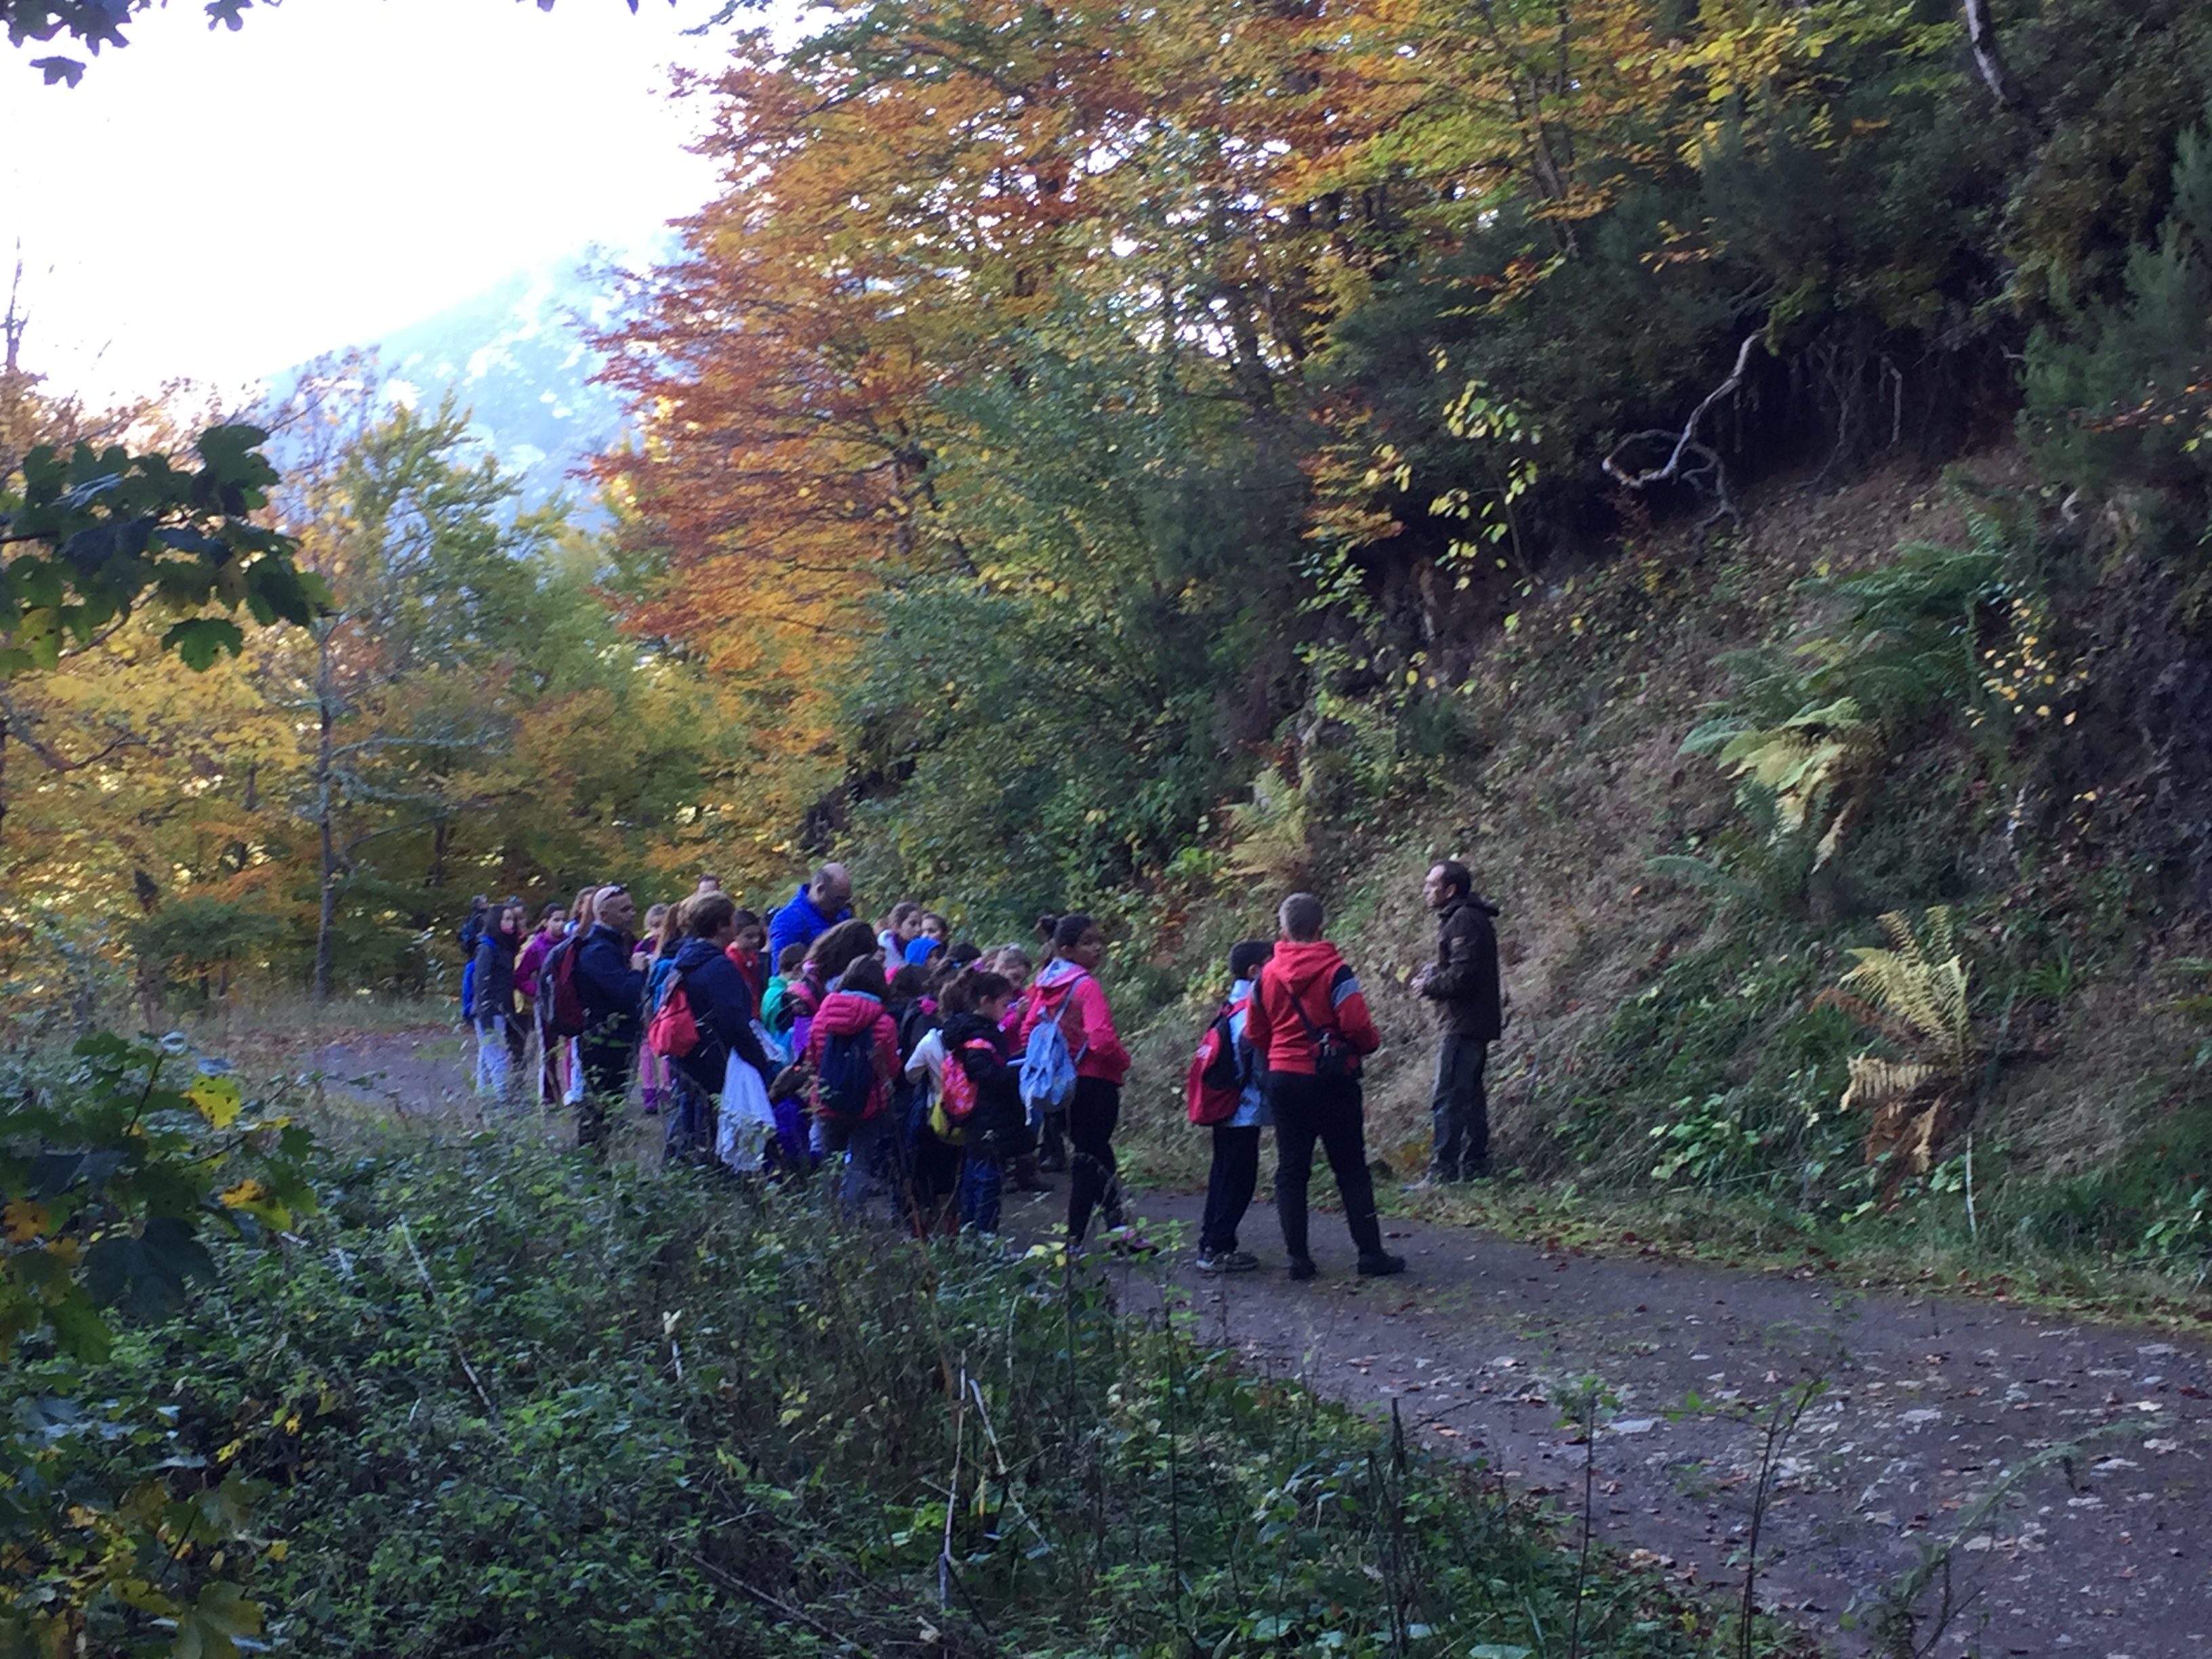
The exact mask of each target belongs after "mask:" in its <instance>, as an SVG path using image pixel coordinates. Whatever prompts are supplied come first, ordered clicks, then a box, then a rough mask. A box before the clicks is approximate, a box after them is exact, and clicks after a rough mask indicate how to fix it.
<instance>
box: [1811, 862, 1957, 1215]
mask: <svg viewBox="0 0 2212 1659" xmlns="http://www.w3.org/2000/svg"><path fill="white" fill-rule="evenodd" d="M1881 930H1882V932H1883V933H1885V934H1886V935H1887V936H1888V939H1889V945H1888V947H1887V948H1886V949H1885V948H1884V947H1882V946H1880V945H1863V946H1861V947H1859V948H1857V949H1856V950H1854V951H1852V952H1851V955H1852V957H1854V958H1855V959H1856V960H1857V963H1858V965H1857V967H1856V968H1854V969H1851V970H1850V972H1849V973H1848V974H1846V975H1844V977H1843V978H1842V980H1841V981H1838V983H1837V984H1836V985H1835V986H1834V987H1832V988H1831V989H1829V990H1826V991H1823V992H1821V993H1820V996H1819V997H1818V998H1816V999H1815V1004H1816V1006H1827V1007H1832V1008H1840V1009H1842V1010H1843V1011H1844V1012H1845V1013H1847V1014H1849V1015H1850V1016H1851V1017H1852V1018H1854V1019H1857V1021H1858V1022H1859V1023H1860V1024H1863V1025H1865V1026H1867V1027H1868V1028H1869V1029H1870V1030H1875V1031H1878V1032H1880V1033H1881V1036H1884V1037H1886V1038H1887V1039H1888V1041H1889V1042H1890V1043H1891V1044H1892V1045H1893V1046H1894V1047H1895V1048H1899V1049H1900V1050H1902V1051H1903V1053H1904V1056H1905V1057H1904V1058H1903V1059H1891V1058H1888V1057H1887V1056H1884V1055H1881V1054H1875V1053H1873V1052H1871V1051H1869V1052H1868V1053H1866V1054H1860V1055H1857V1057H1856V1058H1854V1059H1853V1060H1851V1062H1850V1084H1849V1085H1848V1086H1847V1087H1846V1088H1845V1089H1844V1094H1843V1098H1842V1100H1841V1101H1840V1102H1839V1103H1838V1104H1839V1106H1840V1108H1841V1109H1842V1110H1844V1111H1846V1112H1852V1111H1863V1112H1865V1113H1867V1114H1868V1115H1869V1121H1868V1125H1867V1135H1866V1159H1867V1162H1868V1163H1869V1164H1876V1163H1880V1162H1881V1161H1882V1160H1884V1159H1889V1160H1891V1162H1892V1171H1891V1176H1890V1181H1889V1186H1888V1193H1889V1194H1890V1195H1892V1196H1893V1195H1894V1194H1895V1192H1896V1189H1897V1186H1898V1183H1899V1182H1901V1181H1903V1180H1904V1179H1905V1176H1907V1175H1925V1174H1926V1173H1927V1172H1928V1170H1929V1167H1930V1166H1931V1165H1932V1164H1934V1163H1935V1161H1936V1153H1937V1152H1938V1151H1939V1150H1940V1149H1941V1148H1942V1145H1943V1142H1944V1141H1945V1140H1946V1139H1948V1137H1949V1136H1950V1135H1951V1134H1952V1133H1954V1132H1955V1131H1956V1130H1957V1129H1958V1128H1960V1127H1961V1126H1962V1125H1963V1124H1964V1123H1965V1122H1966V1119H1967V1118H1969V1117H1970V1116H1971V1115H1972V1104H1973V1102H1972V1078H1973V1076H1974V1073H1975V1069H1976V1067H1975V1059H1976V1045H1975V1041H1974V1027H1973V1018H1972V1013H1971V1012H1970V1011H1969V1009H1968V1006H1967V985H1966V957H1965V955H1964V953H1963V951H1961V950H1960V945H1959V939H1958V933H1957V929H1956V927H1954V924H1953V921H1952V918H1951V912H1950V910H1949V908H1948V907H1947V906H1944V905H1940V904H1939V905H1937V906H1936V907H1935V908H1932V909H1930V910H1929V912H1928V915H1927V919H1926V921H1925V923H1924V924H1923V926H1922V927H1919V928H1916V927H1914V926H1913V922H1912V919H1911V917H1910V916H1908V915H1905V913H1904V912H1903V911H1901V910H1893V911H1891V912H1889V913H1888V914H1887V915H1884V916H1883V917H1882V918H1881Z"/></svg>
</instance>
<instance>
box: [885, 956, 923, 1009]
mask: <svg viewBox="0 0 2212 1659" xmlns="http://www.w3.org/2000/svg"><path fill="white" fill-rule="evenodd" d="M928 991H929V970H928V969H926V968H924V967H923V966H922V965H921V963H918V962H909V963H907V964H906V966H905V967H903V968H902V969H899V970H898V972H896V974H893V975H891V1000H892V1001H894V1002H912V1001H913V1000H915V998H916V997H919V996H925V995H927V994H928Z"/></svg>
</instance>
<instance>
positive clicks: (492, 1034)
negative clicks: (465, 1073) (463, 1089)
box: [477, 1018, 514, 1100]
mask: <svg viewBox="0 0 2212 1659" xmlns="http://www.w3.org/2000/svg"><path fill="white" fill-rule="evenodd" d="M512 1024H513V1021H512V1020H506V1019H500V1018H491V1019H480V1020H478V1021H477V1093H478V1094H480V1095H495V1096H497V1097H500V1098H501V1099H502V1100H503V1099H505V1098H506V1097H507V1079H508V1077H509V1075H510V1073H512V1071H513V1048H514V1044H513V1034H512V1033H511V1032H510V1031H509V1030H508V1029H507V1028H508V1027H509V1026H510V1025H512Z"/></svg>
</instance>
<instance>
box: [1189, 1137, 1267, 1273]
mask: <svg viewBox="0 0 2212 1659" xmlns="http://www.w3.org/2000/svg"><path fill="white" fill-rule="evenodd" d="M1259 1184H1260V1126H1259V1125H1258V1124H1256V1123H1255V1124H1254V1125H1253V1126H1252V1127H1250V1128H1249V1129H1232V1128H1230V1127H1227V1126H1226V1125H1223V1126H1221V1127H1217V1128H1216V1129H1215V1130H1214V1132H1213V1168H1212V1170H1211V1171H1209V1172H1208V1174H1207V1176H1206V1214H1205V1216H1204V1218H1202V1219H1201V1220H1200V1222H1199V1224H1198V1253H1199V1254H1200V1255H1227V1254H1228V1253H1229V1252H1230V1251H1231V1250H1233V1249H1236V1248H1237V1223H1239V1222H1240V1221H1242V1220H1243V1219H1244V1212H1245V1211H1247V1210H1249V1209H1250V1208H1251V1207H1252V1194H1253V1192H1254V1191H1255V1189H1256V1188H1258V1187H1259Z"/></svg>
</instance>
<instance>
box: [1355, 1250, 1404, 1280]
mask: <svg viewBox="0 0 2212 1659" xmlns="http://www.w3.org/2000/svg"><path fill="white" fill-rule="evenodd" d="M1405 1271H1406V1258H1405V1257H1404V1256H1402V1255H1390V1254H1389V1253H1388V1252H1387V1251H1383V1250H1377V1251H1376V1253H1375V1254H1374V1255H1363V1256H1361V1257H1360V1258H1359V1276H1360V1277H1361V1278H1362V1279H1388V1278H1389V1276H1390V1275H1391V1274H1392V1273H1403V1272H1405Z"/></svg>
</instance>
